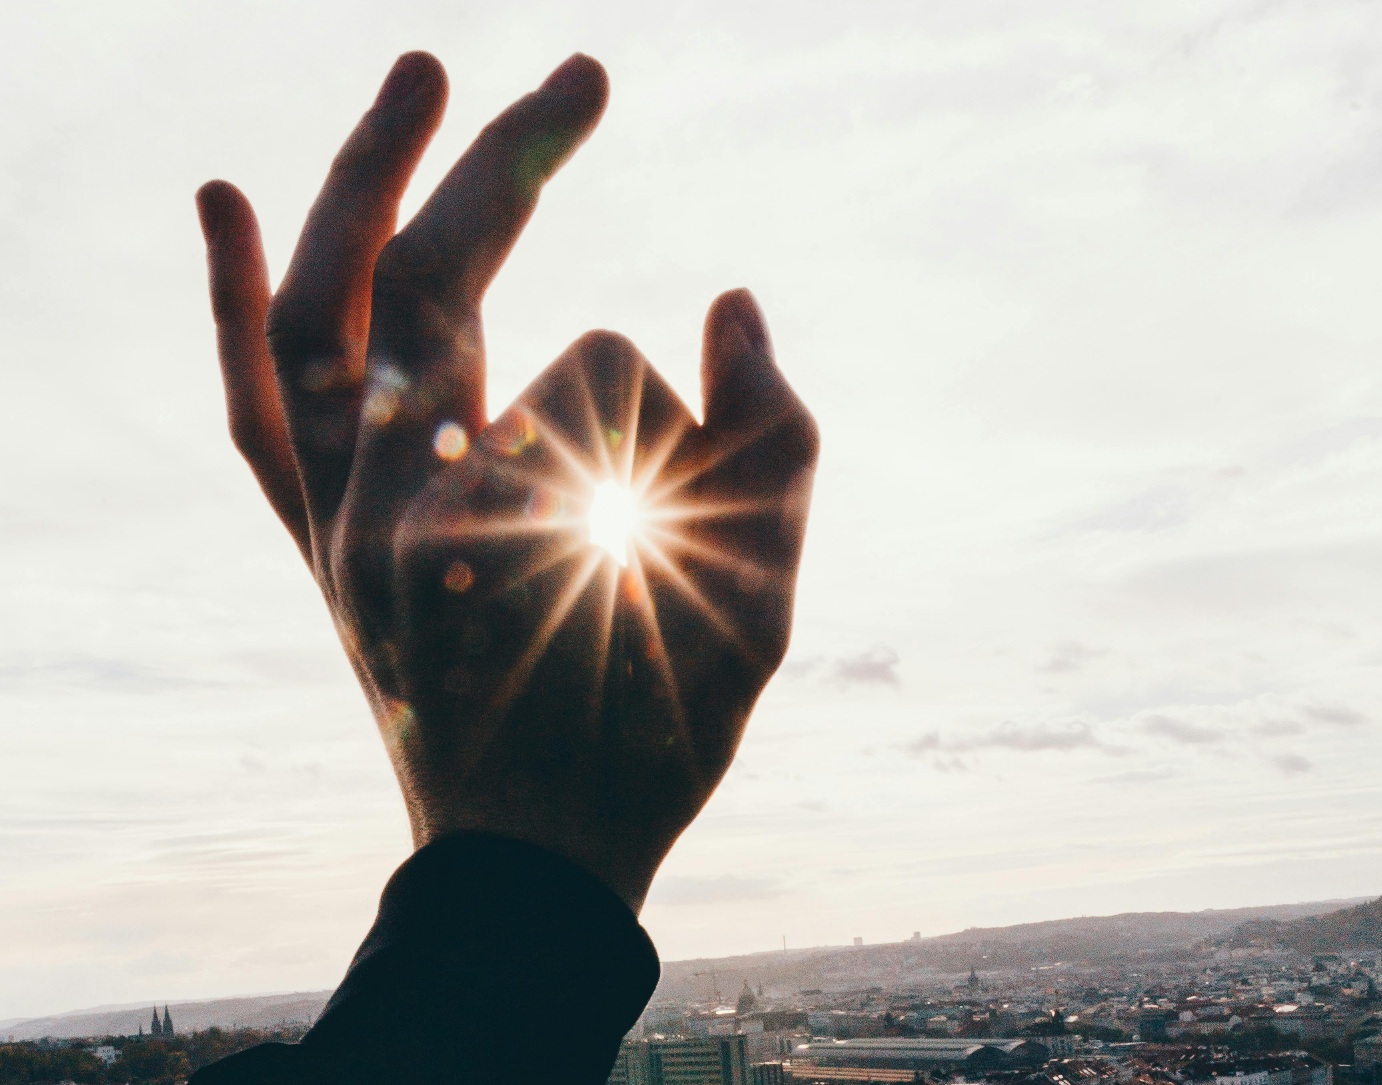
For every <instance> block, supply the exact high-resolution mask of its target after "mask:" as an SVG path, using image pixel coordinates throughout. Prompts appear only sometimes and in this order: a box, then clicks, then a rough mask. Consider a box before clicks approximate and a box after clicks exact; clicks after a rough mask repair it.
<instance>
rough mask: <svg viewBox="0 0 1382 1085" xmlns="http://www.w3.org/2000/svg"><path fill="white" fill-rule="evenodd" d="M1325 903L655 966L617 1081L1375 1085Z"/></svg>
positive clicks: (10, 1076)
mask: <svg viewBox="0 0 1382 1085" xmlns="http://www.w3.org/2000/svg"><path fill="white" fill-rule="evenodd" d="M1338 903H1339V902H1333V905H1332V906H1331V904H1330V902H1324V903H1321V904H1317V905H1298V906H1285V907H1277V908H1262V909H1241V910H1235V911H1217V912H1200V913H1146V914H1132V915H1125V916H1112V917H1096V918H1084V919H1072V920H1061V921H1055V922H1049V923H1034V924H1025V925H1022V926H1019V927H1009V928H994V929H989V930H970V931H965V932H962V933H960V934H956V935H949V936H945V937H940V938H922V937H921V936H920V934H919V933H917V934H914V935H913V936H912V937H911V938H908V939H905V940H903V941H900V942H894V943H884V944H879V945H865V944H863V940H862V939H855V940H854V944H852V945H849V946H837V947H823V948H813V949H789V948H787V947H786V946H784V947H783V948H782V949H781V950H780V951H774V952H769V953H761V954H752V955H748V956H743V957H733V958H720V959H714V960H698V961H678V962H668V963H666V964H665V965H664V967H663V979H662V983H661V984H660V985H659V988H658V991H657V993H656V994H655V995H654V997H653V1000H652V1001H651V1003H650V1004H649V1005H648V1007H647V1009H646V1010H645V1011H644V1013H643V1015H642V1017H641V1018H640V1019H639V1021H638V1024H637V1025H636V1026H635V1027H634V1029H633V1030H631V1032H630V1033H629V1035H628V1036H627V1037H626V1038H625V1040H624V1042H623V1044H622V1046H621V1048H620V1051H619V1054H618V1057H617V1059H616V1061H615V1064H614V1067H613V1069H612V1071H611V1073H610V1076H609V1082H608V1085H837V1083H852V1085H959V1083H990V1085H1379V1073H1378V1068H1379V1062H1382V997H1379V994H1378V984H1379V982H1382V972H1380V971H1379V961H1382V899H1377V900H1371V901H1366V902H1363V903H1361V904H1350V905H1348V906H1346V907H1337V904H1338ZM962 960H969V963H968V965H967V966H961V965H960V962H961V961H962ZM327 994H328V993H326V992H322V993H319V994H317V995H312V996H281V997H279V998H277V999H269V998H266V999H261V1000H258V1002H262V1003H263V1005H262V1006H257V1003H256V1000H252V999H250V1000H239V1001H235V1002H223V1003H206V1004H186V1005H185V1006H184V1005H176V1009H177V1013H178V1015H179V1019H180V1020H181V1019H182V1016H181V1015H183V1014H186V1015H188V1016H187V1018H186V1019H187V1020H188V1021H191V1022H201V1023H204V1022H205V1021H207V1020H208V1019H214V1017H215V1012H216V1011H217V1010H218V1009H219V1010H220V1011H221V1012H222V1013H224V1012H231V1010H232V1009H233V1012H234V1013H236V1014H238V1015H240V1022H243V1021H245V1020H250V1019H253V1018H254V1014H255V1013H256V1012H257V1013H258V1014H259V1020H260V1021H261V1022H262V1021H263V1020H265V1019H267V1018H268V1017H271V1016H272V1015H273V1014H275V1013H277V1014H279V1016H280V1019H279V1020H278V1022H277V1024H274V1025H264V1024H262V1023H261V1024H258V1025H256V1026H255V1027H244V1026H243V1025H242V1024H237V1023H235V1022H228V1023H227V1024H225V1025H223V1026H222V1025H212V1026H210V1027H200V1026H199V1025H197V1024H193V1025H192V1026H190V1027H188V1028H187V1029H185V1030H184V1029H183V1028H181V1027H179V1026H177V1025H175V1024H174V1012H173V1009H171V1008H170V1007H169V1006H167V1005H164V1006H163V1007H162V1008H161V1010H160V1009H159V1008H158V1007H149V1008H146V1009H145V1010H144V1011H142V1013H141V1015H140V1017H139V1019H138V1021H137V1022H136V1024H135V1028H134V1031H133V1033H132V1034H130V1033H124V1034H121V1035H104V1036H94V1035H93V1036H75V1035H61V1036H59V1035H48V1036H41V1037H37V1038H31V1039H23V1040H19V1039H16V1038H15V1037H14V1036H13V1035H10V1036H9V1039H10V1040H11V1041H12V1042H9V1043H5V1044H0V1083H4V1085H12V1083H13V1085H59V1083H62V1082H72V1083H74V1085H76V1083H82V1085H86V1083H89V1085H114V1083H121V1085H126V1083H128V1085H177V1083H179V1082H182V1081H185V1080H186V1077H187V1076H188V1075H189V1074H190V1073H191V1072H193V1071H195V1070H196V1069H198V1068H199V1067H201V1066H204V1065H206V1064H208V1063H210V1062H213V1061H215V1060H216V1059H218V1058H222V1057H224V1056H225V1055H227V1054H230V1053H232V1052H234V1051H237V1050H240V1049H243V1048H245V1047H249V1046H252V1045H254V1044H257V1043H262V1042H264V1041H265V1040H286V1041H293V1040H296V1039H300V1038H301V1036H302V1035H303V1034H304V1033H305V1032H306V1031H307V1029H308V1028H309V1027H310V1024H311V1019H312V1017H314V1016H315V1013H316V1012H317V1010H319V1008H320V1005H321V1004H322V1003H323V1002H324V1001H325V998H326V997H327ZM208 1007H210V1009H208ZM289 1013H293V1014H297V1015H298V1016H297V1017H296V1018H293V1019H289V1017H288V1014H289ZM115 1019H116V1018H114V1017H110V1018H105V1019H102V1018H99V1017H73V1018H71V1019H70V1023H69V1025H68V1026H67V1027H69V1028H77V1029H80V1028H81V1027H83V1025H87V1026H88V1027H89V1026H90V1024H91V1023H93V1022H100V1021H102V1020H115ZM130 1019H131V1018H130V1015H129V1014H125V1016H124V1017H123V1018H120V1020H124V1021H128V1020H130ZM65 1020H69V1019H64V1018H53V1019H46V1020H45V1021H43V1022H31V1023H29V1024H30V1025H31V1026H32V1027H33V1028H39V1029H47V1030H49V1031H52V1032H60V1031H61V1030H62V1027H63V1026H62V1023H63V1022H64V1021H65ZM9 1025H10V1027H21V1028H22V1026H20V1025H15V1024H14V1023H9ZM124 1027H128V1025H125V1026H124ZM0 1031H3V1030H0Z"/></svg>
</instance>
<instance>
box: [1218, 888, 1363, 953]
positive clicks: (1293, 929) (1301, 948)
mask: <svg viewBox="0 0 1382 1085" xmlns="http://www.w3.org/2000/svg"><path fill="white" fill-rule="evenodd" d="M1223 944H1225V945H1229V946H1235V947H1236V946H1251V945H1275V946H1282V947H1284V948H1286V949H1294V950H1295V951H1296V952H1298V953H1346V952H1348V951H1350V950H1363V949H1366V950H1373V951H1376V950H1379V949H1382V897H1379V898H1378V899H1377V900H1371V901H1367V902H1365V903H1363V904H1359V905H1356V906H1355V907H1352V908H1343V909H1341V910H1339V911H1337V912H1329V913H1327V914H1325V915H1316V916H1307V917H1304V918H1302V919H1296V920H1292V921H1289V922H1281V921H1279V920H1276V919H1257V920H1251V921H1249V922H1247V923H1243V924H1242V925H1240V926H1239V927H1237V928H1236V929H1235V930H1234V931H1233V932H1232V933H1231V934H1230V935H1229V936H1228V937H1227V938H1226V939H1224V940H1223Z"/></svg>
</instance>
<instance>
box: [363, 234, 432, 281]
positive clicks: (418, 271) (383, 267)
mask: <svg viewBox="0 0 1382 1085" xmlns="http://www.w3.org/2000/svg"><path fill="white" fill-rule="evenodd" d="M437 271H438V260H437V255H436V252H435V250H434V249H433V247H432V246H431V245H430V244H428V243H427V242H426V241H425V240H423V239H422V238H420V237H416V236H414V235H413V234H411V233H408V232H407V231H405V232H403V233H401V234H395V235H394V236H393V237H392V238H390V239H389V241H388V242H387V243H386V244H385V245H384V247H383V248H382V249H381V250H380V251H379V257H378V259H377V260H375V263H374V288H375V290H376V291H379V290H384V291H387V292H389V293H413V292H417V291H418V290H420V289H421V288H422V286H423V284H425V283H427V282H429V281H431V280H432V279H433V278H435V277H436V275H437Z"/></svg>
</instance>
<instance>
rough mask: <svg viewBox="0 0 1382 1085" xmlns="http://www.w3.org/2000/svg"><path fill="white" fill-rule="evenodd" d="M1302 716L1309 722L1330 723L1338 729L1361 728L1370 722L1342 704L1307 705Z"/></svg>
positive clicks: (1302, 711)
mask: <svg viewBox="0 0 1382 1085" xmlns="http://www.w3.org/2000/svg"><path fill="white" fill-rule="evenodd" d="M1300 714H1301V715H1302V716H1304V717H1305V718H1306V719H1308V720H1313V721H1315V722H1318V723H1330V724H1333V725H1335V726H1336V727H1359V726H1361V725H1362V724H1365V723H1367V722H1368V718H1367V716H1365V715H1363V714H1362V713H1361V712H1355V711H1354V710H1353V709H1351V708H1349V707H1348V706H1347V705H1341V704H1333V705H1329V704H1314V705H1305V706H1304V707H1303V708H1301V710H1300Z"/></svg>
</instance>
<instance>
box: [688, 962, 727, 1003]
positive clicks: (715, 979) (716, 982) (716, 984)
mask: <svg viewBox="0 0 1382 1085" xmlns="http://www.w3.org/2000/svg"><path fill="white" fill-rule="evenodd" d="M691 975H693V976H709V977H710V986H711V987H713V988H714V989H715V1005H717V1006H718V1005H719V1004H720V978H719V976H717V975H716V974H715V969H713V968H712V969H710V971H708V972H692V973H691Z"/></svg>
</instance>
